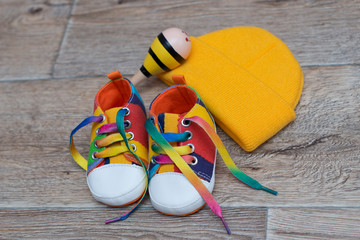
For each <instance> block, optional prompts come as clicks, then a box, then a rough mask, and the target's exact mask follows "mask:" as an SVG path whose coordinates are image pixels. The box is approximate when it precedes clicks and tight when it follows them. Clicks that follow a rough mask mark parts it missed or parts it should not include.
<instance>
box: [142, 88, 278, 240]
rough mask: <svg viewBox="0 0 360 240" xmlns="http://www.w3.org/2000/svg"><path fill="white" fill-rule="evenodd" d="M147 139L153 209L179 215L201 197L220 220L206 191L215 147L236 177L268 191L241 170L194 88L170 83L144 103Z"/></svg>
mask: <svg viewBox="0 0 360 240" xmlns="http://www.w3.org/2000/svg"><path fill="white" fill-rule="evenodd" d="M145 126H146V130H147V131H148V133H149V135H150V139H149V146H150V149H149V158H150V159H151V162H150V166H149V177H150V184H149V193H150V199H151V203H152V205H153V206H154V208H155V209H156V210H158V211H159V212H162V213H164V214H168V215H177V216H185V215H188V214H191V213H194V212H196V211H198V210H199V209H201V208H202V206H204V204H205V202H206V203H207V204H208V205H209V207H210V208H211V210H212V211H213V212H214V213H215V214H216V215H217V216H218V217H219V218H221V220H222V221H223V224H224V225H225V227H226V229H227V231H228V233H229V234H230V230H229V228H228V227H227V225H226V223H225V221H224V218H223V216H222V213H221V208H220V206H219V205H218V203H217V202H216V200H215V199H214V198H213V196H212V195H211V192H212V190H213V188H214V183H215V162H216V154H217V151H216V148H217V149H218V150H219V153H220V155H221V156H222V158H223V160H224V161H225V163H226V165H227V167H228V168H229V169H230V171H231V172H232V173H233V174H234V175H235V176H236V177H237V178H238V179H239V180H240V181H242V182H244V183H246V184H248V185H249V186H251V187H253V188H255V189H262V190H265V191H268V192H270V193H272V194H275V195H276V194H277V193H276V192H275V191H273V190H271V189H268V188H265V187H263V186H262V185H260V184H259V183H258V182H257V181H256V180H254V179H252V178H250V177H248V176H247V175H245V174H244V173H242V172H241V171H240V170H239V169H238V168H237V167H236V165H235V164H234V162H233V161H232V159H231V157H230V156H229V154H228V153H227V151H226V149H225V147H224V145H223V144H222V142H221V140H220V138H219V137H218V135H217V134H216V132H215V123H214V121H213V118H212V116H211V115H210V113H209V112H208V110H207V108H206V107H205V104H204V103H203V102H202V100H201V98H200V96H199V95H198V93H197V92H196V91H195V90H194V89H192V88H191V87H189V86H186V85H176V86H173V87H170V88H168V89H166V90H165V91H163V92H162V93H160V94H159V95H158V96H157V97H156V98H155V99H154V100H153V102H152V103H151V105H150V118H149V119H148V120H147V121H146V124H145Z"/></svg>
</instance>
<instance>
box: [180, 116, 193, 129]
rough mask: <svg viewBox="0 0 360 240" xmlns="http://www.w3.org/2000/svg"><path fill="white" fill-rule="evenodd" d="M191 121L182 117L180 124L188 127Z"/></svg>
mask: <svg viewBox="0 0 360 240" xmlns="http://www.w3.org/2000/svg"><path fill="white" fill-rule="evenodd" d="M190 124H191V121H190V120H189V119H186V118H183V120H181V125H183V126H184V127H188V126H190Z"/></svg>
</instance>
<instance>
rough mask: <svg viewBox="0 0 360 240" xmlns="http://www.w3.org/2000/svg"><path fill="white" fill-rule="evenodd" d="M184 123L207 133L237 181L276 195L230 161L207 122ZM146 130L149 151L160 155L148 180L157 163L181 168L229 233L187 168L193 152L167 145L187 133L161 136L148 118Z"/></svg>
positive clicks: (194, 119) (213, 203)
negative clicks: (191, 124) (148, 136)
mask: <svg viewBox="0 0 360 240" xmlns="http://www.w3.org/2000/svg"><path fill="white" fill-rule="evenodd" d="M185 120H188V121H191V122H193V123H195V124H197V125H199V126H200V127H201V128H202V129H203V130H204V131H205V132H206V133H207V135H208V136H209V137H210V139H211V140H212V142H213V143H214V145H215V146H216V148H217V149H218V151H219V154H220V155H221V157H222V159H223V160H224V162H225V164H226V166H227V167H228V169H229V170H230V172H231V173H232V174H233V175H234V176H235V177H236V178H237V179H239V180H240V181H242V182H243V183H245V184H247V185H248V186H250V187H252V188H254V189H257V190H264V191H266V192H269V193H271V194H274V195H277V192H276V191H274V190H271V189H269V188H266V187H264V186H262V185H261V184H260V183H259V182H258V181H256V180H255V179H253V178H251V177H249V176H247V175H246V174H245V173H243V172H242V171H241V170H240V169H239V168H238V167H237V166H236V165H235V163H234V161H233V160H232V159H231V157H230V155H229V153H228V152H227V150H226V148H225V146H224V144H223V143H222V141H221V139H220V138H219V136H218V135H217V134H216V132H215V130H214V129H213V128H212V127H211V126H210V125H209V124H208V123H207V122H206V121H204V120H203V119H202V118H200V117H196V116H195V117H190V118H186V119H185ZM145 128H146V130H147V132H148V133H149V135H150V136H151V138H152V139H153V140H154V141H155V143H156V144H154V145H152V146H151V148H152V150H153V151H154V152H155V153H157V154H159V155H157V156H155V157H154V158H153V161H154V162H155V163H156V165H155V166H154V167H153V168H152V169H151V171H150V173H149V176H150V179H151V177H153V176H154V174H155V173H156V171H157V169H158V168H159V166H160V164H166V163H174V164H175V165H176V166H177V167H178V168H179V169H180V171H181V172H182V173H183V174H184V175H185V177H186V178H187V179H188V180H189V182H190V183H191V184H192V185H193V186H194V187H195V189H196V190H197V191H198V192H199V194H200V195H201V197H202V198H203V199H204V201H205V202H206V203H207V204H208V206H209V207H210V209H211V210H212V211H213V213H214V214H215V215H216V216H218V217H219V218H220V219H221V221H222V223H223V224H224V226H225V229H226V231H227V233H228V234H231V231H230V228H229V227H228V225H227V224H226V222H225V220H224V217H223V214H222V211H221V208H220V206H219V204H218V203H217V201H216V200H215V198H214V197H213V196H212V194H211V193H210V192H209V190H208V189H207V188H206V187H205V185H204V184H203V183H202V181H201V180H200V178H199V177H198V176H197V175H196V174H195V173H194V171H193V170H192V169H191V168H190V166H189V164H191V163H192V161H193V159H194V158H193V157H191V156H190V155H188V154H190V153H191V152H192V149H191V147H190V146H188V145H186V146H178V147H173V146H171V144H170V142H182V141H186V140H188V138H189V133H188V132H184V133H161V132H159V130H158V129H157V128H156V126H155V125H154V123H153V120H152V119H151V118H149V119H148V120H147V121H146V123H145Z"/></svg>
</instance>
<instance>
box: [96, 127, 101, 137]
mask: <svg viewBox="0 0 360 240" xmlns="http://www.w3.org/2000/svg"><path fill="white" fill-rule="evenodd" d="M99 130H100V128H98V129H96V136H99V135H101V134H99Z"/></svg>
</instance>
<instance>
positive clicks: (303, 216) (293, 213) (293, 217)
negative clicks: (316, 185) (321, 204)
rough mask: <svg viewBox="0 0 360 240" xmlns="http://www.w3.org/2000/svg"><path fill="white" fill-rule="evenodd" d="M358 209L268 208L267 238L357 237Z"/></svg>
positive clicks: (325, 239)
mask: <svg viewBox="0 0 360 240" xmlns="http://www.w3.org/2000/svg"><path fill="white" fill-rule="evenodd" d="M359 226H360V209H281V208H280V209H276V208H275V209H270V210H269V219H268V234H267V236H268V239H269V240H271V239H276V240H283V239H284V240H285V239H289V240H290V239H291V240H298V239H314V240H315V239H317V240H320V239H323V240H328V239H349V240H350V239H351V240H353V239H359V237H360V228H359Z"/></svg>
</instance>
